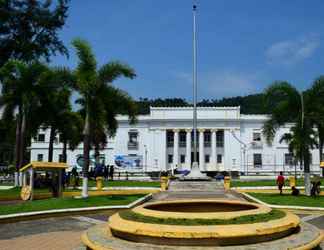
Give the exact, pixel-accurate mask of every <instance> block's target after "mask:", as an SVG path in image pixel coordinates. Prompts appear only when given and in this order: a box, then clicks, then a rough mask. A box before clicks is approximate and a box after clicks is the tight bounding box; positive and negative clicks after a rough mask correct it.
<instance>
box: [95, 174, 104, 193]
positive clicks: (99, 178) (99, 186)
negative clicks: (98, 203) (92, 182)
mask: <svg viewBox="0 0 324 250" xmlns="http://www.w3.org/2000/svg"><path fill="white" fill-rule="evenodd" d="M102 180H103V178H102V177H101V176H99V177H97V178H96V186H97V190H98V191H101V190H102V186H103V185H102V182H103V181H102Z"/></svg>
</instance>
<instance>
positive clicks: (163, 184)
mask: <svg viewBox="0 0 324 250" xmlns="http://www.w3.org/2000/svg"><path fill="white" fill-rule="evenodd" d="M168 184H169V178H168V177H167V176H162V177H161V190H162V191H166V190H167V189H168Z"/></svg>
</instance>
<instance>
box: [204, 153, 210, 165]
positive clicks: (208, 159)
mask: <svg viewBox="0 0 324 250" xmlns="http://www.w3.org/2000/svg"><path fill="white" fill-rule="evenodd" d="M209 162H210V155H205V163H209Z"/></svg>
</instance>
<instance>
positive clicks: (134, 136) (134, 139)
mask: <svg viewBox="0 0 324 250" xmlns="http://www.w3.org/2000/svg"><path fill="white" fill-rule="evenodd" d="M127 145H128V149H138V132H137V131H129V132H128V144H127Z"/></svg>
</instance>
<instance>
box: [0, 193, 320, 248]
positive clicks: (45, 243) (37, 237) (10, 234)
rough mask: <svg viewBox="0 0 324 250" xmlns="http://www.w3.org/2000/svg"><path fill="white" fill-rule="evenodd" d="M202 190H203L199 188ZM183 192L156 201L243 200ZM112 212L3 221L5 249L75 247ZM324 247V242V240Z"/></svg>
mask: <svg viewBox="0 0 324 250" xmlns="http://www.w3.org/2000/svg"><path fill="white" fill-rule="evenodd" d="M199 191H200V190H199ZM199 191H197V190H191V191H190V192H181V191H179V190H174V191H172V190H171V191H170V192H164V193H160V194H155V195H154V198H153V200H168V199H188V198H225V199H226V198H227V199H242V197H241V196H240V195H237V194H235V193H232V192H224V191H223V190H221V189H218V190H216V191H214V192H210V191H205V192H203V193H202V192H199ZM108 217H109V213H100V214H92V215H82V216H66V217H56V218H48V219H38V220H30V221H22V222H17V223H9V224H0V249H1V250H56V249H58V250H71V249H75V248H77V247H78V246H80V244H81V240H80V236H81V234H82V232H83V231H84V230H86V229H87V228H89V227H91V226H93V225H95V224H99V223H104V222H106V221H107V219H108ZM300 217H301V218H302V219H304V220H305V221H307V222H308V223H311V224H313V225H315V226H317V227H318V228H320V229H321V230H324V215H310V214H308V215H305V214H304V215H300ZM322 248H323V250H324V243H322Z"/></svg>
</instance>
